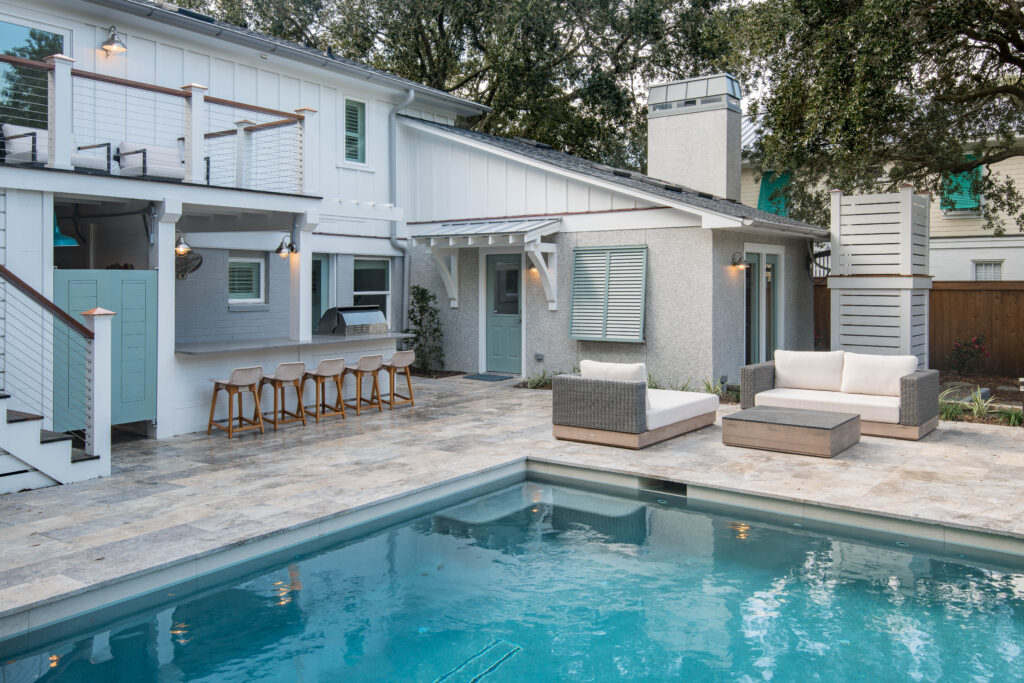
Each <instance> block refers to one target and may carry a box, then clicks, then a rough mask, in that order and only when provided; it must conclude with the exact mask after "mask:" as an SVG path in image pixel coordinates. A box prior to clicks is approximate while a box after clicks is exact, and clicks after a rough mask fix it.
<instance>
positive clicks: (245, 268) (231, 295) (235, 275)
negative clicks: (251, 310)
mask: <svg viewBox="0 0 1024 683" xmlns="http://www.w3.org/2000/svg"><path fill="white" fill-rule="evenodd" d="M263 266H264V261H263V259H260V258H238V257H231V258H230V259H229V260H228V302H229V303H235V304H256V303H263V291H264V288H263Z"/></svg>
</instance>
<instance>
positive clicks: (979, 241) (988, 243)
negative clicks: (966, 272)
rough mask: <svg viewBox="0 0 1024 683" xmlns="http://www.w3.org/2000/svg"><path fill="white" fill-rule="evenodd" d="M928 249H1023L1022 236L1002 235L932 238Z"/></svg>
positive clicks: (1023, 240) (1023, 237) (1023, 238)
mask: <svg viewBox="0 0 1024 683" xmlns="http://www.w3.org/2000/svg"><path fill="white" fill-rule="evenodd" d="M928 247H929V248H930V249H1003V248H1011V249H1012V248H1020V247H1024V235H1003V236H1002V237H996V236H995V235H988V236H987V237H932V238H931V239H930V240H929V243H928Z"/></svg>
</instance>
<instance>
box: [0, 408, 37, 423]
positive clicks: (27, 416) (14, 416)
mask: <svg viewBox="0 0 1024 683" xmlns="http://www.w3.org/2000/svg"><path fill="white" fill-rule="evenodd" d="M42 419H43V416H42V415H34V414H32V413H26V412H23V411H21V410H8V411H7V424H14V423H16V422H31V421H32V420H42Z"/></svg>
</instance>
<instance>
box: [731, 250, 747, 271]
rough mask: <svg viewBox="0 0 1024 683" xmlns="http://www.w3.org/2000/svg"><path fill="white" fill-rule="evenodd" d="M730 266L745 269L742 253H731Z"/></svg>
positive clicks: (745, 261) (745, 263)
mask: <svg viewBox="0 0 1024 683" xmlns="http://www.w3.org/2000/svg"><path fill="white" fill-rule="evenodd" d="M732 265H734V266H736V267H737V268H746V266H747V259H745V258H743V252H740V251H736V252H733V255H732Z"/></svg>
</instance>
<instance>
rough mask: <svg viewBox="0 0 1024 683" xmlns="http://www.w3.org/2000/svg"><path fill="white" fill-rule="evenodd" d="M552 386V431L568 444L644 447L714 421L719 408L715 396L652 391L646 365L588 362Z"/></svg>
mask: <svg viewBox="0 0 1024 683" xmlns="http://www.w3.org/2000/svg"><path fill="white" fill-rule="evenodd" d="M551 385H552V386H551V388H552V394H553V396H552V415H551V420H552V423H553V427H552V433H553V434H554V436H555V437H556V438H558V439H565V440H568V441H584V442H587V443H597V444H604V445H607V446H619V447H622V448H634V449H637V448H644V447H645V446H650V445H651V444H654V443H658V442H659V441H664V440H665V439H671V438H672V437H674V436H679V435H680V434H685V433H686V432H691V431H693V430H695V429H700V428H701V427H706V426H708V425H710V424H712V423H714V421H715V414H716V412H717V410H718V397H717V396H715V395H714V394H704V393H696V392H691V391H669V390H666V389H648V388H647V367H646V366H645V365H644V364H643V363H601V362H597V361H591V360H585V361H583V362H581V363H580V373H579V374H578V375H577V374H573V375H558V376H556V377H555V378H554V380H552V383H551Z"/></svg>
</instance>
